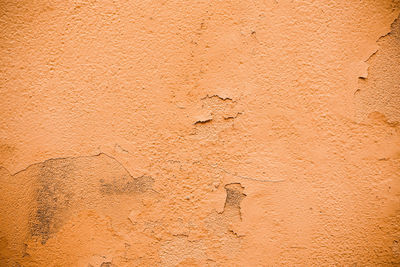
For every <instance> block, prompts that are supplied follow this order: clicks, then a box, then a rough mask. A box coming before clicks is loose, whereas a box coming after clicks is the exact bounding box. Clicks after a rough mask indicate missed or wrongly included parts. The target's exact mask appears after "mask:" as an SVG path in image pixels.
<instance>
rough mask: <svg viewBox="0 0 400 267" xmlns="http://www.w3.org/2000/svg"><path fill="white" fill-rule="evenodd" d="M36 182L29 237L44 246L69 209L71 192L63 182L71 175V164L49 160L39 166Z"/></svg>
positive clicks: (60, 160) (66, 160)
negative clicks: (36, 238) (35, 207)
mask: <svg viewBox="0 0 400 267" xmlns="http://www.w3.org/2000/svg"><path fill="white" fill-rule="evenodd" d="M38 167H39V173H38V180H37V191H36V203H37V209H36V211H35V212H34V214H33V216H32V218H31V221H30V225H31V227H30V229H31V235H32V236H37V237H40V238H41V243H42V244H45V243H46V242H47V240H48V239H49V238H50V236H51V234H53V233H54V232H56V231H57V230H58V228H59V227H60V225H61V224H62V217H63V216H62V214H63V211H65V210H66V209H68V208H69V206H70V201H71V198H72V195H73V192H69V191H68V188H67V187H66V186H65V182H66V181H68V180H69V178H70V177H71V175H72V174H73V164H72V161H71V160H68V159H57V160H49V161H46V162H44V163H41V164H39V166H38Z"/></svg>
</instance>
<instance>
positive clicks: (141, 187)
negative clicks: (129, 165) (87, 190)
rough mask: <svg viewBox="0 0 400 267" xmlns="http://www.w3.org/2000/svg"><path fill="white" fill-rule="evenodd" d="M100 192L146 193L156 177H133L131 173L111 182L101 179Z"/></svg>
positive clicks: (109, 193)
mask: <svg viewBox="0 0 400 267" xmlns="http://www.w3.org/2000/svg"><path fill="white" fill-rule="evenodd" d="M100 182H101V183H102V184H101V186H100V192H101V193H102V194H106V195H111V194H116V195H121V194H132V193H144V192H146V191H148V190H149V189H150V188H151V187H152V186H153V183H154V179H153V178H152V177H151V176H140V177H137V178H133V177H132V176H130V175H126V176H123V177H120V178H119V179H114V180H113V181H112V182H111V183H105V182H104V181H100Z"/></svg>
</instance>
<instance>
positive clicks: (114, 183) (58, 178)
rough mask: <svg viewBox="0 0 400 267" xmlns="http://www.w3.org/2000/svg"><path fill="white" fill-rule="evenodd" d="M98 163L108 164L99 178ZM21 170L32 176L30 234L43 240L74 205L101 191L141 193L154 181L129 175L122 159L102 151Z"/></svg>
mask: <svg viewBox="0 0 400 267" xmlns="http://www.w3.org/2000/svg"><path fill="white" fill-rule="evenodd" d="M103 164H105V165H103ZM100 166H109V167H107V170H106V171H107V172H106V173H104V172H103V173H102V177H104V179H98V178H97V177H96V174H94V173H92V172H91V170H92V169H93V170H95V169H97V167H100ZM23 172H25V175H27V177H26V178H25V179H31V178H32V179H34V180H35V192H34V195H33V201H34V205H32V206H33V207H34V208H32V211H31V213H30V218H29V231H30V236H31V237H36V238H38V239H39V240H40V242H41V243H42V244H46V242H47V241H48V240H49V238H51V237H52V236H53V235H54V234H55V233H57V232H58V231H59V229H60V228H61V227H62V225H63V224H64V223H65V222H66V221H67V220H68V218H69V216H70V215H71V214H72V211H73V210H74V209H79V208H82V205H86V204H85V203H89V204H90V203H94V202H96V201H97V200H98V199H96V198H99V197H100V198H101V195H112V194H115V195H122V194H137V193H143V192H146V191H148V190H149V189H151V188H152V186H153V183H154V179H153V178H152V177H150V176H141V177H137V178H134V177H132V176H131V175H130V174H129V172H128V171H127V170H126V169H125V168H124V166H123V165H122V164H121V163H119V162H118V161H117V160H116V159H114V158H112V157H110V156H108V155H106V154H103V153H101V154H99V155H95V156H89V157H71V158H56V159H50V160H46V161H44V162H41V163H35V164H32V165H31V166H29V167H28V168H26V169H25V170H22V171H20V172H19V173H23ZM114 177H115V178H114ZM104 180H106V181H104ZM110 181H111V182H110ZM96 182H97V184H96ZM77 183H79V184H78V186H76V185H77ZM85 186H89V187H85ZM77 188H79V189H77ZM98 188H100V194H101V195H100V196H99V195H98V192H99V191H98V190H99V189H98ZM76 190H79V192H76ZM94 192H97V194H96V193H94ZM89 198H90V199H89ZM105 266H107V265H105Z"/></svg>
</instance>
